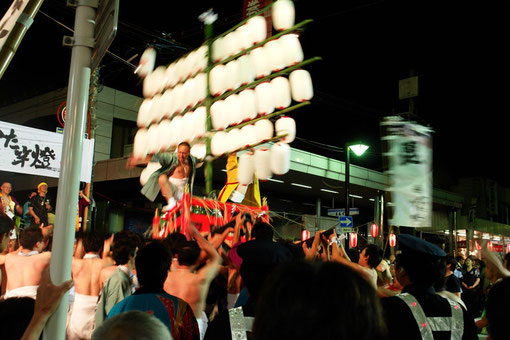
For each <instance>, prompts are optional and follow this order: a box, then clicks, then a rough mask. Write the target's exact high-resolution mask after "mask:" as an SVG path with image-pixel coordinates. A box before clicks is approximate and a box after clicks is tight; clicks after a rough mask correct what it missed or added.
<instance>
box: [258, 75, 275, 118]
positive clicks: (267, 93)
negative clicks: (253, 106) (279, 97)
mask: <svg viewBox="0 0 510 340" xmlns="http://www.w3.org/2000/svg"><path fill="white" fill-rule="evenodd" d="M255 94H256V95H257V110H258V113H259V114H261V115H267V114H270V113H272V112H273V111H274V99H273V87H272V86H271V83H270V82H263V83H260V84H258V85H257V86H256V87H255Z"/></svg>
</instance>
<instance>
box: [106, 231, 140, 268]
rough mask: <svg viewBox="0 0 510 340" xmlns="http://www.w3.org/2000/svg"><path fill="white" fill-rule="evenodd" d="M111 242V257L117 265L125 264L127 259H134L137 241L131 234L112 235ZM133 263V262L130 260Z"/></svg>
mask: <svg viewBox="0 0 510 340" xmlns="http://www.w3.org/2000/svg"><path fill="white" fill-rule="evenodd" d="M114 240H115V241H114V242H113V244H112V258H113V261H115V264H117V265H125V264H127V263H128V262H129V261H134V259H135V254H136V249H137V248H138V243H137V241H136V239H135V238H134V237H133V236H130V235H125V233H123V234H120V237H117V234H115V236H114ZM131 263H132V264H133V265H134V262H131Z"/></svg>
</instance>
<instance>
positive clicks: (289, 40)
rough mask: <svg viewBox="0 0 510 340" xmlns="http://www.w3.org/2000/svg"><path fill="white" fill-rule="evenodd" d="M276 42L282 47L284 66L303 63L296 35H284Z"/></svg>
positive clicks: (301, 51)
mask: <svg viewBox="0 0 510 340" xmlns="http://www.w3.org/2000/svg"><path fill="white" fill-rule="evenodd" d="M278 40H279V41H280V44H281V47H282V54H283V57H284V60H285V66H292V65H295V64H298V63H300V62H302V61H303V59H304V54H303V49H302V47H301V43H300V42H299V37H298V36H297V34H292V33H291V34H285V35H283V36H282V37H280V38H279V39H278Z"/></svg>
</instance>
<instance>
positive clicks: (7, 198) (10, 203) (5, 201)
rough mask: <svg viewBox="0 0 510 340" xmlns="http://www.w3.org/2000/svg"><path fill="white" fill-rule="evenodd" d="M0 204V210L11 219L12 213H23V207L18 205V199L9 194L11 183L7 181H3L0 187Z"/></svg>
mask: <svg viewBox="0 0 510 340" xmlns="http://www.w3.org/2000/svg"><path fill="white" fill-rule="evenodd" d="M0 189H1V191H0V204H1V211H3V212H4V213H5V214H6V215H7V216H9V218H10V219H11V220H12V219H13V218H14V215H15V214H16V213H18V214H19V215H21V214H22V213H23V209H21V206H20V205H19V203H18V201H16V199H15V198H14V197H13V196H11V190H12V185H11V183H9V182H3V183H2V186H1V187H0Z"/></svg>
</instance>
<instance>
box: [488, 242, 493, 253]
mask: <svg viewBox="0 0 510 340" xmlns="http://www.w3.org/2000/svg"><path fill="white" fill-rule="evenodd" d="M487 249H488V250H489V251H494V247H493V246H492V241H489V242H488V243H487Z"/></svg>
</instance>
